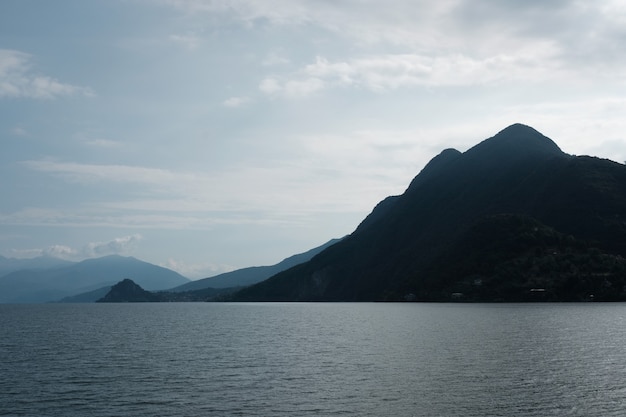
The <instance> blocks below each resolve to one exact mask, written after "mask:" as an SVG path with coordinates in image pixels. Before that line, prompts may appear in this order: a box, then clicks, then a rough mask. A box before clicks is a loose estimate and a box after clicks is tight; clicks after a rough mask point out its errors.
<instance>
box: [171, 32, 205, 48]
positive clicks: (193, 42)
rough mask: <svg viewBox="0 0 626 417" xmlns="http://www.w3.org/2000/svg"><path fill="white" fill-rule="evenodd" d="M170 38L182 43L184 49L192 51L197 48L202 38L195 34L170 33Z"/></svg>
mask: <svg viewBox="0 0 626 417" xmlns="http://www.w3.org/2000/svg"><path fill="white" fill-rule="evenodd" d="M170 40H171V41H172V42H174V43H176V44H178V45H182V46H183V47H184V48H185V49H188V50H190V51H193V50H195V49H197V48H198V46H199V45H200V43H201V41H202V39H201V38H200V37H198V36H197V35H192V34H186V35H170Z"/></svg>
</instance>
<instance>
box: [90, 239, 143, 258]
mask: <svg viewBox="0 0 626 417" xmlns="http://www.w3.org/2000/svg"><path fill="white" fill-rule="evenodd" d="M142 239H143V237H142V236H141V235H139V234H134V235H130V236H124V237H118V238H115V239H113V240H110V241H108V242H91V243H88V244H87V245H85V247H84V248H83V249H82V253H83V255H85V256H86V257H89V258H92V257H100V256H105V255H122V254H127V253H129V252H130V251H132V249H134V247H135V246H136V244H137V243H138V242H139V241H140V240H142Z"/></svg>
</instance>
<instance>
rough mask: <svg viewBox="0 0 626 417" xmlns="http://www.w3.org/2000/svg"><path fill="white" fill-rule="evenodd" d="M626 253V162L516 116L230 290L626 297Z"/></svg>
mask: <svg viewBox="0 0 626 417" xmlns="http://www.w3.org/2000/svg"><path fill="white" fill-rule="evenodd" d="M468 242H473V243H471V244H470V243H468ZM511 242H517V243H515V244H512V243H511ZM487 243H489V244H487ZM499 248H501V249H499ZM533 254H536V257H537V258H538V259H539V261H538V262H537V263H534V264H533V262H531V260H532V259H533V257H534V256H535V255H533ZM555 254H557V255H558V254H561V255H559V256H561V257H558V256H557V258H558V259H550V256H552V257H554V256H556V255H555ZM564 254H570V255H571V256H569V258H563V257H562V256H565V255H564ZM625 256H626V167H625V166H623V165H620V164H617V163H614V162H611V161H607V160H601V159H598V158H592V157H574V156H571V155H568V154H565V153H563V152H562V151H561V150H560V148H559V147H558V146H557V145H556V144H555V143H554V142H553V141H552V140H550V139H549V138H547V137H545V136H543V135H542V134H541V133H539V132H537V131H536V130H534V129H532V128H530V127H528V126H524V125H519V124H517V125H512V126H509V127H508V128H506V129H504V130H502V131H501V132H499V133H498V134H497V135H495V136H494V137H492V138H489V139H487V140H485V141H483V142H481V143H479V144H478V145H476V146H474V147H473V148H471V149H469V150H468V151H466V152H464V153H460V152H458V151H455V150H450V149H448V150H445V151H444V152H442V153H441V154H440V155H439V156H437V157H435V158H434V159H433V160H432V161H431V162H430V163H429V164H428V165H427V166H426V167H425V168H424V169H423V170H422V172H420V173H419V174H418V175H417V176H416V177H415V179H414V180H413V181H412V182H411V184H410V185H409V187H408V188H407V190H406V191H405V193H404V194H402V195H401V196H396V197H390V198H388V199H386V200H384V201H383V202H381V203H380V204H379V205H378V206H377V207H376V208H375V209H374V210H373V212H372V213H371V214H370V215H369V216H368V217H367V218H366V219H365V220H364V221H363V222H362V223H361V225H359V227H358V228H357V229H356V230H355V231H354V233H352V234H351V235H350V236H348V237H347V238H345V239H344V240H342V241H341V242H339V243H337V244H335V245H333V246H332V247H330V248H328V249H326V250H325V251H323V252H321V253H320V254H319V255H318V256H316V257H315V258H313V259H312V260H310V261H309V262H307V263H305V264H302V265H298V266H296V267H294V268H292V269H289V270H287V271H284V272H282V273H279V274H277V275H275V276H274V277H272V278H270V279H269V280H267V281H265V282H263V283H260V284H257V285H255V286H252V287H249V288H248V289H245V290H243V291H241V292H239V293H238V294H236V297H235V299H238V300H293V301H295V300H337V301H339V300H343V301H374V300H401V299H404V297H405V296H407V295H409V294H410V295H411V297H410V298H412V299H413V298H414V299H417V300H431V301H435V300H436V301H445V300H449V299H450V297H451V294H452V293H454V294H457V295H456V296H455V297H459V295H458V294H463V296H464V297H466V298H471V299H474V300H484V301H490V300H524V299H526V298H527V295H528V294H529V293H530V291H531V290H533V289H535V290H536V289H537V288H536V287H537V286H541V289H544V290H545V289H546V288H544V287H548V288H550V289H551V290H550V291H551V292H542V293H544V294H546V295H549V296H550V297H552V299H555V300H557V299H572V300H574V299H581V298H582V299H584V298H586V297H589V296H590V295H594V296H596V297H597V294H591V292H595V293H602V294H604V295H603V296H602V297H604V298H607V299H621V298H620V297H623V285H624V284H623V283H622V281H623V280H624V272H623V271H624V270H625V268H624V265H625V264H624V257H625ZM539 264H541V265H539ZM604 281H606V282H604ZM470 282H471V283H472V285H469V286H468V285H467V284H468V283H470ZM473 283H479V284H477V285H473ZM569 288H574V289H575V290H572V291H569V290H568V289H569ZM601 288H603V290H602V291H600V289H601ZM607 288H608V289H607ZM461 290H463V291H461ZM535 292H537V291H535Z"/></svg>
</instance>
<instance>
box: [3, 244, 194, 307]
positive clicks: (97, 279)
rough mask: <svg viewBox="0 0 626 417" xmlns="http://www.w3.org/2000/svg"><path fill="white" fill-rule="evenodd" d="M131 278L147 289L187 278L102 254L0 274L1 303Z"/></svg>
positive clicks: (53, 296)
mask: <svg viewBox="0 0 626 417" xmlns="http://www.w3.org/2000/svg"><path fill="white" fill-rule="evenodd" d="M124 278H132V279H133V280H135V281H136V282H137V283H139V284H140V285H142V286H143V287H145V288H146V289H148V290H161V289H166V288H171V287H173V286H176V285H180V284H182V283H186V282H189V280H188V279H187V278H185V277H183V276H182V275H180V274H178V273H176V272H174V271H171V270H169V269H166V268H162V267H159V266H156V265H152V264H149V263H147V262H143V261H140V260H138V259H135V258H132V257H122V256H117V255H112V256H105V257H103V258H97V259H87V260H85V261H82V262H79V263H76V264H72V265H70V266H65V267H57V268H50V269H41V270H22V271H16V272H12V273H10V274H7V275H5V276H3V277H0V303H37V302H48V301H56V300H60V299H62V298H64V297H68V296H71V295H75V294H80V293H84V292H88V291H93V290H96V289H99V288H102V287H106V286H111V285H113V284H115V283H116V282H118V281H119V280H121V279H124Z"/></svg>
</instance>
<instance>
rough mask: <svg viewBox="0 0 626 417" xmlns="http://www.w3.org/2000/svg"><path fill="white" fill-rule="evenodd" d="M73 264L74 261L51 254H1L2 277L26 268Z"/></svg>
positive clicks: (0, 274)
mask: <svg viewBox="0 0 626 417" xmlns="http://www.w3.org/2000/svg"><path fill="white" fill-rule="evenodd" d="M72 264H74V262H70V261H64V260H63V259H58V258H53V257H51V256H39V257H36V258H27V259H18V258H5V257H4V256H0V277H1V276H3V275H6V274H8V273H11V272H15V271H21V270H24V269H48V268H57V267H61V266H69V265H72Z"/></svg>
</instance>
